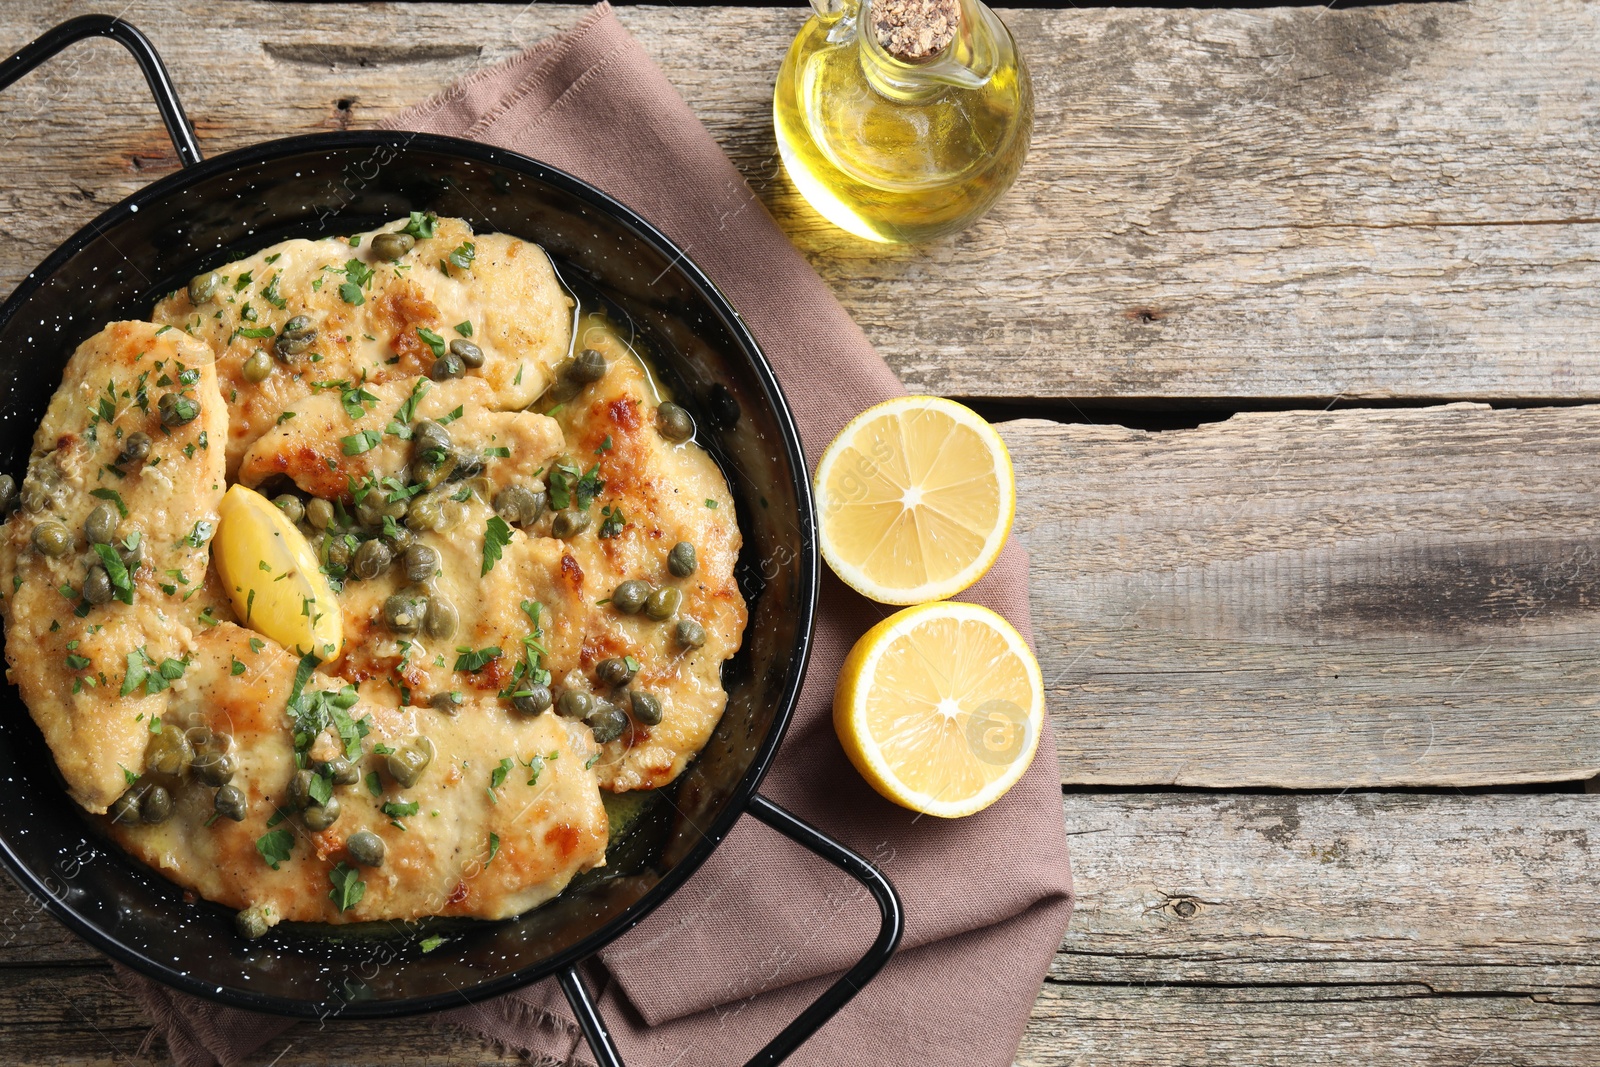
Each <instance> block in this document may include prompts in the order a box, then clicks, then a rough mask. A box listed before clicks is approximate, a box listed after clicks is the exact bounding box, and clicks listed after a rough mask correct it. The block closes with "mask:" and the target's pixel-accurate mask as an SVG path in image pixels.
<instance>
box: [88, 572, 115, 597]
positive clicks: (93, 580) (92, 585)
mask: <svg viewBox="0 0 1600 1067" xmlns="http://www.w3.org/2000/svg"><path fill="white" fill-rule="evenodd" d="M113 592H114V590H113V589H112V588H111V576H110V575H109V574H107V573H106V569H105V568H104V567H102V566H101V565H100V564H98V563H96V564H95V565H94V566H92V567H90V568H89V570H88V572H87V573H86V574H84V576H83V599H85V600H87V601H88V602H89V603H91V604H109V603H110V602H111V596H112V593H113Z"/></svg>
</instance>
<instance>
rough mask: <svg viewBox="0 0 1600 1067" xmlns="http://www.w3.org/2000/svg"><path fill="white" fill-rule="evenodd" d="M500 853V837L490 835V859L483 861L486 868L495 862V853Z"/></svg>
mask: <svg viewBox="0 0 1600 1067" xmlns="http://www.w3.org/2000/svg"><path fill="white" fill-rule="evenodd" d="M499 851H500V835H499V834H490V835H489V858H488V859H486V860H484V861H483V865H484V866H485V867H487V866H489V864H491V863H493V862H494V857H495V853H497V852H499Z"/></svg>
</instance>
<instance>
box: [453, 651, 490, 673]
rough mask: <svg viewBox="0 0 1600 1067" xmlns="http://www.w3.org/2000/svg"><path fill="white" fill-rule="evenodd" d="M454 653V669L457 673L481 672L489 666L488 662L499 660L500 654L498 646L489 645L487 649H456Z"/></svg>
mask: <svg viewBox="0 0 1600 1067" xmlns="http://www.w3.org/2000/svg"><path fill="white" fill-rule="evenodd" d="M456 653H457V655H456V665H455V669H456V670H458V671H469V672H470V671H481V670H483V668H485V667H487V666H488V665H489V661H490V660H493V659H497V658H499V656H500V654H501V653H500V646H498V645H490V646H489V647H488V648H480V649H476V650H474V649H470V648H458V649H456Z"/></svg>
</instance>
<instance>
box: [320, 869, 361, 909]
mask: <svg viewBox="0 0 1600 1067" xmlns="http://www.w3.org/2000/svg"><path fill="white" fill-rule="evenodd" d="M328 881H330V882H332V883H333V888H332V889H330V890H329V891H328V899H329V900H331V901H333V902H334V903H335V904H337V905H338V906H339V910H340V911H349V910H350V909H351V908H353V907H355V906H356V905H357V904H359V903H361V898H362V897H364V896H366V895H367V883H365V882H363V881H362V880H361V875H359V874H357V873H356V869H355V868H354V867H352V866H350V865H349V864H348V863H345V862H344V861H343V860H340V861H339V862H338V863H336V864H334V865H333V870H331V871H329V872H328Z"/></svg>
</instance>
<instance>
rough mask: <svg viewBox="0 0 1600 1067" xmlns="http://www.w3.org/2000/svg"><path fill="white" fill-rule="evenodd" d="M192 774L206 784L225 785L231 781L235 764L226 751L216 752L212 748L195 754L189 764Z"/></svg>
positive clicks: (235, 767)
mask: <svg viewBox="0 0 1600 1067" xmlns="http://www.w3.org/2000/svg"><path fill="white" fill-rule="evenodd" d="M190 770H192V771H193V772H194V776H195V777H196V778H198V779H199V780H200V781H202V782H204V783H205V784H206V785H227V784H228V783H229V782H231V781H233V774H234V771H235V770H237V766H236V765H235V763H234V761H233V757H232V756H230V755H228V754H227V753H226V752H218V751H216V750H215V749H214V748H209V747H208V748H207V749H205V751H203V752H200V753H198V754H196V756H195V757H194V763H193V764H192V765H191V766H190Z"/></svg>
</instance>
